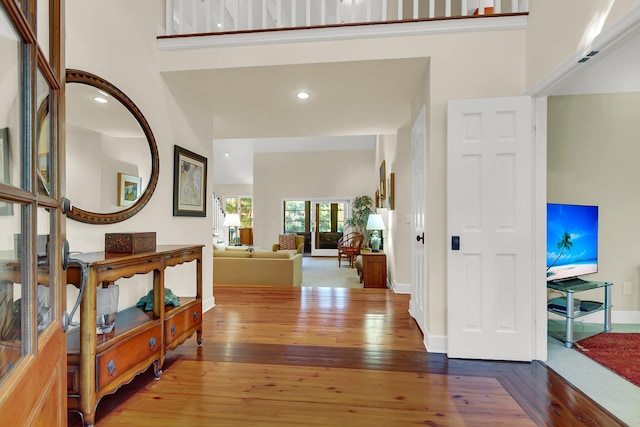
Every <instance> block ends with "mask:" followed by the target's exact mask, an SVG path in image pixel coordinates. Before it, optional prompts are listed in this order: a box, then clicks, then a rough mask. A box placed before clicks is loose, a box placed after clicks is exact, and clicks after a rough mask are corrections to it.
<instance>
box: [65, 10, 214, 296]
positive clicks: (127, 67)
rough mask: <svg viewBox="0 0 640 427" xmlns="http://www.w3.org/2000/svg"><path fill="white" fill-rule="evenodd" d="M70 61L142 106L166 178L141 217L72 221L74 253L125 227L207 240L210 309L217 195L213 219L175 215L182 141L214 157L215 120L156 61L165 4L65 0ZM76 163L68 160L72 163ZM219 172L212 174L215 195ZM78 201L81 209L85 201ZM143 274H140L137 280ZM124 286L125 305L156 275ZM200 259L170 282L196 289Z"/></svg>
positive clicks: (174, 238) (172, 273) (160, 236)
mask: <svg viewBox="0 0 640 427" xmlns="http://www.w3.org/2000/svg"><path fill="white" fill-rule="evenodd" d="M65 10H66V38H65V39H66V66H67V68H78V69H81V70H86V71H89V72H92V73H95V74H97V75H99V76H101V77H103V78H105V79H107V80H108V81H110V82H111V83H112V84H114V85H115V86H117V87H118V88H119V89H120V90H121V91H122V92H124V93H125V94H127V96H129V98H131V99H132V100H133V102H134V103H135V104H136V105H137V106H138V107H139V108H140V110H141V111H142V113H143V114H144V115H145V117H146V119H147V121H148V122H149V124H150V126H151V129H152V130H153V133H154V135H155V138H156V141H157V144H158V150H159V160H160V176H159V181H158V186H157V188H156V190H155V193H154V195H153V197H152V198H151V200H150V201H149V203H148V204H147V206H146V207H145V208H144V209H143V210H142V211H141V212H140V213H138V214H137V215H136V216H134V217H133V218H131V219H128V220H126V221H124V222H121V223H118V224H113V225H88V224H82V223H78V222H75V221H72V220H68V221H66V227H67V239H68V240H69V242H70V246H71V250H72V251H81V252H90V251H99V250H103V248H104V234H105V233H107V232H123V231H155V232H156V233H157V242H158V244H202V245H205V248H204V254H203V258H204V259H203V288H204V299H205V308H207V307H211V306H212V305H213V290H212V277H213V270H212V259H211V258H212V249H211V243H212V237H211V223H212V221H211V200H207V217H206V218H191V217H174V216H173V212H172V207H173V149H174V145H179V146H181V147H183V148H186V149H189V150H191V151H193V152H196V153H198V154H200V155H203V156H205V157H207V158H208V159H209V165H211V164H212V163H213V162H212V161H211V157H212V151H213V150H212V146H211V140H212V134H213V124H212V118H211V117H210V115H208V114H207V113H206V109H205V108H203V106H202V105H198V104H197V103H196V102H194V101H193V100H192V99H191V98H190V97H189V96H187V95H186V94H184V93H182V92H181V91H180V90H179V89H176V88H174V87H171V86H170V85H169V84H166V83H165V82H164V80H163V78H162V77H161V75H160V73H159V71H158V64H157V61H156V54H157V50H158V49H157V41H156V38H155V35H156V30H157V27H156V25H157V23H158V22H163V21H164V2H158V1H151V0H146V1H136V2H130V1H126V0H113V1H109V2H102V1H98V0H68V1H67V2H66V8H65ZM69 167H73V165H67V168H69ZM212 176H213V173H211V171H210V172H209V174H208V176H207V178H208V180H207V181H208V183H207V185H208V187H207V188H208V190H209V191H208V194H211V193H210V189H211V188H212ZM73 203H74V204H75V205H77V206H79V207H82V200H79V199H75V200H73ZM136 279H137V280H136ZM128 281H130V282H132V285H131V286H126V287H125V289H123V288H122V287H121V298H120V300H121V301H120V302H121V304H122V305H121V306H127V305H132V304H134V303H135V302H136V301H137V300H138V299H139V298H140V297H141V296H143V295H144V292H145V289H144V288H145V287H146V288H149V287H150V280H149V277H146V276H143V277H135V278H133V279H128ZM194 281H195V264H194V263H189V264H183V265H180V266H177V267H174V268H171V269H168V270H167V273H166V283H167V287H169V288H171V289H172V290H173V291H174V292H175V293H176V294H178V295H180V294H181V293H182V294H185V295H187V294H188V293H189V292H192V289H193V285H192V284H193V283H194Z"/></svg>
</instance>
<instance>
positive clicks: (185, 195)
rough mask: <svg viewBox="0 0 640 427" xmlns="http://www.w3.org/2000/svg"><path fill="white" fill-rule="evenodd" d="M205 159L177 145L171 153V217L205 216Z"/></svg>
mask: <svg viewBox="0 0 640 427" xmlns="http://www.w3.org/2000/svg"><path fill="white" fill-rule="evenodd" d="M206 195H207V158H206V157H203V156H200V155H198V154H196V153H193V152H191V151H189V150H186V149H184V148H182V147H178V146H177V145H176V146H175V148H174V152H173V216H203V217H204V216H207V197H206Z"/></svg>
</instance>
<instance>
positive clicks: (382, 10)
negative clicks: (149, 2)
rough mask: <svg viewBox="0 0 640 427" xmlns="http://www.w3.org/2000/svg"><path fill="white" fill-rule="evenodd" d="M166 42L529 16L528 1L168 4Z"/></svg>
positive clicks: (198, 0)
mask: <svg viewBox="0 0 640 427" xmlns="http://www.w3.org/2000/svg"><path fill="white" fill-rule="evenodd" d="M166 5H167V13H166V17H167V22H166V36H177V35H187V34H190V35H193V34H233V33H242V32H259V31H274V30H283V29H302V28H318V27H335V26H352V25H364V24H380V23H397V22H415V21H427V20H438V19H453V18H460V17H468V16H473V15H510V14H522V13H527V12H528V1H527V0H495V1H494V0H437V1H436V0H166Z"/></svg>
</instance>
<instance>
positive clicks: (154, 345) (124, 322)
mask: <svg viewBox="0 0 640 427" xmlns="http://www.w3.org/2000/svg"><path fill="white" fill-rule="evenodd" d="M74 258H76V259H78V260H81V261H83V262H84V263H86V264H87V267H88V278H87V282H86V288H85V291H84V295H83V297H82V302H81V304H80V327H79V328H75V329H73V330H71V331H70V332H69V333H68V334H67V402H68V409H69V410H71V411H76V412H79V413H80V414H81V416H82V418H83V423H84V424H85V425H88V426H93V424H94V422H95V410H96V406H97V405H98V402H99V401H100V399H101V398H102V397H103V396H104V395H106V394H110V393H114V392H115V391H116V390H118V389H119V388H120V386H122V385H123V384H126V383H129V382H130V381H131V380H132V379H133V377H135V376H136V375H138V374H139V373H141V372H144V371H145V370H147V368H149V366H151V365H153V368H154V373H155V375H156V377H157V378H159V377H160V374H161V373H162V365H163V363H164V358H165V353H166V351H167V350H171V349H173V348H175V347H177V346H178V345H180V344H181V343H182V342H184V341H185V340H186V339H187V338H189V337H190V336H191V335H193V333H194V332H196V333H197V342H198V345H200V344H202V245H197V246H158V247H157V249H156V251H154V252H141V253H134V254H114V253H105V252H94V253H86V254H80V255H76V256H74ZM192 261H195V262H196V283H195V286H194V290H193V293H194V294H195V296H190V297H180V306H178V307H174V306H165V305H164V289H165V283H164V272H165V269H166V268H167V267H172V266H176V265H178V264H182V263H185V262H192ZM150 272H153V311H149V312H145V311H143V310H142V309H141V308H138V307H135V306H134V307H129V308H126V309H124V310H122V311H119V312H118V314H117V316H116V324H115V327H114V329H113V331H111V332H110V333H108V334H104V335H98V334H96V289H97V287H98V286H100V285H102V286H107V285H108V284H109V283H113V282H114V281H116V280H118V279H121V278H125V277H132V276H134V275H136V274H147V273H150ZM67 282H69V283H70V284H73V285H76V286H79V285H80V283H81V269H80V267H79V266H76V265H71V266H70V267H69V269H68V273H67ZM142 296H144V295H141V297H142Z"/></svg>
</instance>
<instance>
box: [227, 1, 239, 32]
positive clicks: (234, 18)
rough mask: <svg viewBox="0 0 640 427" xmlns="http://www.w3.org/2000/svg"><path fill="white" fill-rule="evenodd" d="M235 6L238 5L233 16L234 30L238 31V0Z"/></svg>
mask: <svg viewBox="0 0 640 427" xmlns="http://www.w3.org/2000/svg"><path fill="white" fill-rule="evenodd" d="M225 1H226V0H225ZM235 6H236V7H235V16H234V17H233V30H234V31H238V30H239V29H240V2H239V1H237V2H236V4H235Z"/></svg>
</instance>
